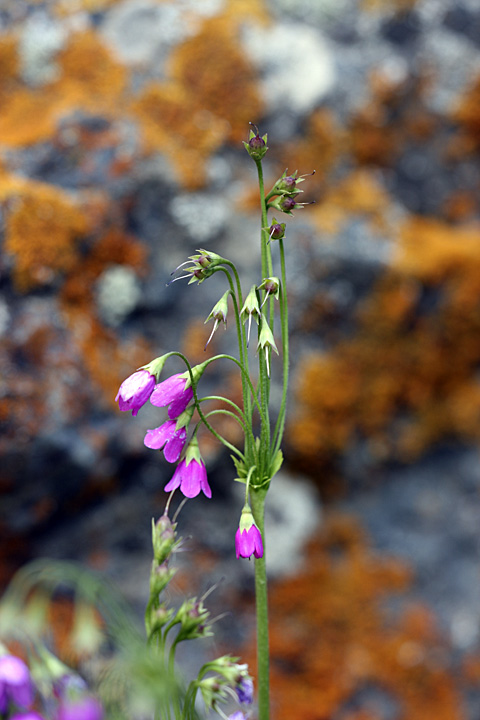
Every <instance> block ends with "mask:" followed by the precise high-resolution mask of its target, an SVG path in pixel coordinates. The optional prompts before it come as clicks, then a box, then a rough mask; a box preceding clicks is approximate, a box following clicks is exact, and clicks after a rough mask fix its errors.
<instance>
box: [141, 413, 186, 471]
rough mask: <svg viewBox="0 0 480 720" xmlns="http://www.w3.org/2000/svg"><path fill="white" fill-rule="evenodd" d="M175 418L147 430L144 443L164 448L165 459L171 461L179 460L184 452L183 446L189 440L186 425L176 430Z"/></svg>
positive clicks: (154, 447)
mask: <svg viewBox="0 0 480 720" xmlns="http://www.w3.org/2000/svg"><path fill="white" fill-rule="evenodd" d="M176 427H177V423H176V421H175V420H167V422H165V423H163V425H160V427H158V428H154V429H153V430H147V434H146V435H145V440H144V444H145V445H146V447H148V448H151V449H152V450H163V454H164V455H165V460H167V461H168V462H170V463H174V462H177V460H178V458H179V457H180V455H181V454H182V450H183V447H184V445H185V442H186V440H187V431H186V429H185V428H184V427H182V428H180V429H179V430H176Z"/></svg>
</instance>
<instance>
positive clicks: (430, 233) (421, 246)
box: [393, 217, 480, 283]
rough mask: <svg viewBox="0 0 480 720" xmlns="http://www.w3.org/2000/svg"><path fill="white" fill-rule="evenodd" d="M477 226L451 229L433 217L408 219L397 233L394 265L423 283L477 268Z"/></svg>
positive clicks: (479, 262)
mask: <svg viewBox="0 0 480 720" xmlns="http://www.w3.org/2000/svg"><path fill="white" fill-rule="evenodd" d="M479 240H480V224H475V225H473V224H472V225H470V226H468V225H467V226H461V227H455V228H452V227H451V226H449V225H447V224H446V223H442V222H441V221H439V220H435V219H433V218H421V217H412V218H410V219H409V220H408V221H407V222H406V223H405V224H404V225H403V226H402V228H401V230H400V242H399V245H398V249H397V252H396V254H395V257H394V260H393V266H394V267H395V268H396V269H398V270H399V271H400V272H402V273H406V274H409V275H412V276H413V277H417V278H419V279H420V280H423V281H424V282H437V283H438V282H439V281H440V280H443V279H445V278H446V277H447V276H448V275H451V274H454V273H457V272H459V271H461V272H464V271H465V272H467V274H470V273H469V268H472V267H476V268H477V271H478V269H480V243H479Z"/></svg>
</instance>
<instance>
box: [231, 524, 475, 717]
mask: <svg viewBox="0 0 480 720" xmlns="http://www.w3.org/2000/svg"><path fill="white" fill-rule="evenodd" d="M326 520H327V521H326V525H325V528H324V531H323V533H322V535H321V537H320V538H318V539H316V540H314V541H313V542H312V543H311V546H310V550H309V553H308V557H307V562H306V565H305V567H306V570H305V571H303V572H302V573H301V574H297V575H296V576H295V577H293V578H291V579H287V580H283V581H280V582H278V583H276V584H275V586H274V587H273V588H272V592H271V594H270V627H271V643H270V645H271V657H272V672H271V687H272V709H273V714H274V716H275V717H276V718H277V719H278V720H283V719H284V718H285V719H286V718H291V717H301V718H304V720H320V719H321V720H329V719H330V718H333V717H337V716H338V717H340V716H341V717H342V718H344V717H355V718H360V717H365V718H368V719H369V720H371V719H372V718H373V717H375V715H374V713H375V707H371V706H370V705H369V704H368V700H367V701H365V702H363V703H362V701H361V693H362V690H364V689H365V688H368V687H378V688H379V690H380V692H381V693H382V694H384V695H385V694H386V695H387V697H388V698H389V699H390V701H391V702H392V705H393V707H394V708H396V709H397V710H396V712H397V714H398V719H399V720H423V719H424V718H425V717H435V718H438V720H464V717H465V716H464V714H463V711H462V709H461V703H460V691H459V688H458V687H457V686H456V682H455V679H454V677H453V676H452V675H451V674H450V673H449V672H448V670H449V669H448V667H447V666H446V665H445V664H442V663H439V660H438V658H439V657H441V656H442V654H443V653H444V652H445V649H446V647H447V644H446V641H445V640H444V639H442V637H441V635H440V633H439V631H438V630H437V628H436V622H435V618H434V616H433V615H432V613H431V612H430V611H429V610H428V609H427V608H425V607H423V606H420V605H415V606H413V605H410V606H408V605H407V606H406V610H404V612H403V614H401V615H399V616H397V617H396V618H394V617H392V616H391V615H390V614H389V612H388V610H386V609H385V605H384V604H383V603H384V600H385V599H386V598H388V597H389V596H391V595H392V594H399V593H403V592H405V590H407V589H408V586H409V583H410V579H411V575H410V572H409V570H408V568H407V567H406V566H405V565H404V564H402V563H401V562H399V561H398V560H395V559H394V558H386V557H380V556H376V555H374V554H373V553H372V551H371V550H370V548H369V543H368V541H367V540H366V538H365V536H364V533H363V532H362V531H361V529H360V528H359V526H358V525H357V524H356V522H355V521H354V520H353V519H351V518H349V517H347V516H342V515H335V514H332V513H329V514H327V519H326ZM252 650H253V649H252ZM242 655H243V656H244V655H245V653H242ZM246 660H248V661H249V663H250V664H251V665H252V666H254V664H255V660H254V658H253V651H252V652H251V656H250V657H248V656H247V657H246ZM352 700H353V703H352ZM347 712H350V713H352V715H350V716H349V715H347ZM382 717H383V715H382ZM396 717H397V715H396Z"/></svg>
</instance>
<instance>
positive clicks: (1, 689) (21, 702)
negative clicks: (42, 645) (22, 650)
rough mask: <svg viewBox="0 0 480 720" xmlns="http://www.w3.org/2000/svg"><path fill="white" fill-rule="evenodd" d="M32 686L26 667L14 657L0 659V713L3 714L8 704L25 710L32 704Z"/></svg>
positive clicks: (5, 656) (4, 656) (8, 656)
mask: <svg viewBox="0 0 480 720" xmlns="http://www.w3.org/2000/svg"><path fill="white" fill-rule="evenodd" d="M33 695H34V690H33V684H32V681H31V678H30V670H29V669H28V666H27V665H26V664H25V663H24V662H23V660H21V659H20V658H18V657H15V655H3V656H2V657H0V712H5V710H6V709H7V707H8V702H9V701H11V702H13V703H14V704H15V705H18V706H19V707H24V708H27V707H29V706H30V705H31V704H32V702H33Z"/></svg>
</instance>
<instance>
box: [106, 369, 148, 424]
mask: <svg viewBox="0 0 480 720" xmlns="http://www.w3.org/2000/svg"><path fill="white" fill-rule="evenodd" d="M154 388H155V377H154V376H153V375H151V373H149V372H148V370H137V372H134V373H133V375H130V377H128V378H127V379H126V380H124V381H123V383H122V384H121V385H120V389H119V391H118V393H117V396H116V398H115V402H117V401H118V406H119V408H120V410H122V411H123V412H125V411H128V410H131V411H132V415H133V417H135V416H136V415H137V414H138V411H139V410H140V408H141V407H142V406H143V405H145V403H146V402H147V400H148V399H149V397H150V396H151V394H152V392H153V390H154Z"/></svg>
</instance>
